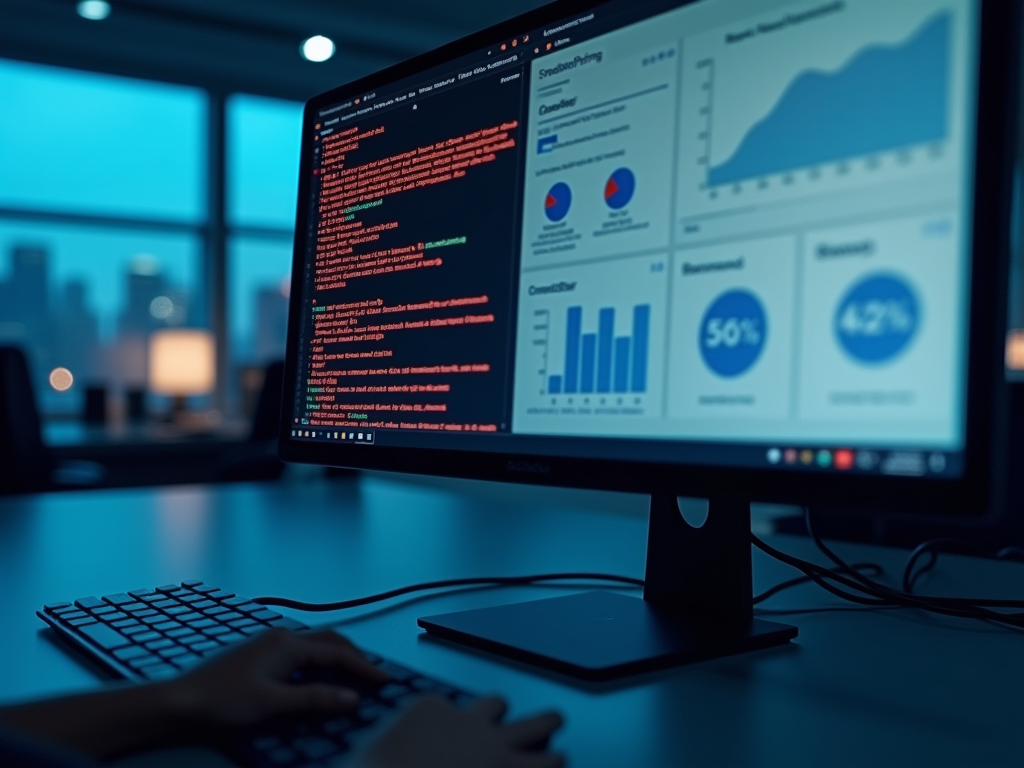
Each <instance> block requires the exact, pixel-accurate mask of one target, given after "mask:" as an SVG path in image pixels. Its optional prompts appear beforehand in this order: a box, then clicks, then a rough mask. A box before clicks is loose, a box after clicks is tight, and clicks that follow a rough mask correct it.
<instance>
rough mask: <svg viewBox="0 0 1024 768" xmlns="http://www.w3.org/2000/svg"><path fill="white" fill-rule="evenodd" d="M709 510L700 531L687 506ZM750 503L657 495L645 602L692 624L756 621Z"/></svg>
mask: <svg viewBox="0 0 1024 768" xmlns="http://www.w3.org/2000/svg"><path fill="white" fill-rule="evenodd" d="M683 504H689V505H692V506H697V507H699V506H701V505H704V507H705V509H706V519H705V520H704V521H703V524H701V525H700V526H699V527H695V525H691V523H690V522H687V520H686V519H685V517H684V514H683V509H682V505H683ZM750 555H751V549H750V502H748V501H742V500H739V499H732V498H722V497H716V498H713V499H710V500H703V499H685V500H684V499H681V498H679V497H677V496H675V495H674V494H671V495H670V494H666V493H655V494H652V495H651V515H650V520H649V522H648V528H647V572H646V576H645V579H644V580H645V586H644V600H646V601H647V602H648V603H650V604H652V605H655V606H658V607H659V608H663V609H666V610H668V611H671V612H675V613H678V614H680V615H683V616H688V617H690V618H691V619H692V620H697V621H700V620H705V621H707V622H708V623H709V624H715V625H718V626H720V627H723V628H725V627H728V626H743V625H746V624H749V623H750V621H751V619H753V617H754V602H753V601H754V592H753V580H752V577H751V571H750Z"/></svg>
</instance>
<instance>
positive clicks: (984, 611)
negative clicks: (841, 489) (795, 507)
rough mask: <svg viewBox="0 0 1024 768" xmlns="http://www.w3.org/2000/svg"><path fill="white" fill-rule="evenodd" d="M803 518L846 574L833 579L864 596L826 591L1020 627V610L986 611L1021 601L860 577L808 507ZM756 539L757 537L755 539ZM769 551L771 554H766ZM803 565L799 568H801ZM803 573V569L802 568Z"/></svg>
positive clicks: (1020, 604)
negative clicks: (915, 589)
mask: <svg viewBox="0 0 1024 768" xmlns="http://www.w3.org/2000/svg"><path fill="white" fill-rule="evenodd" d="M804 517H805V521H806V523H807V532H808V534H809V535H810V537H811V539H812V540H813V541H814V543H815V545H816V546H817V547H818V549H819V550H821V552H822V553H824V554H825V556H826V557H828V558H829V560H831V561H832V562H833V563H835V564H836V566H837V567H838V568H839V569H840V570H841V571H842V572H843V573H844V574H846V576H842V577H839V578H837V579H836V580H837V581H840V583H842V584H843V586H845V587H847V588H850V589H853V590H855V591H857V592H861V593H863V594H864V595H866V596H867V598H865V597H861V596H860V595H855V594H852V593H845V594H840V592H841V590H838V589H835V588H832V587H831V585H828V586H825V585H824V583H822V582H819V583H822V586H825V588H826V589H828V590H829V591H830V592H833V593H834V594H837V595H838V596H840V597H843V598H844V599H847V600H850V599H852V600H853V601H854V602H859V603H862V604H864V603H865V600H866V599H868V600H870V601H871V603H870V604H874V605H895V606H900V607H905V608H918V609H921V610H925V611H929V612H932V613H939V614H943V615H946V616H957V617H961V618H971V619H983V620H987V621H995V622H999V623H1002V624H1008V625H1010V626H1015V627H1024V613H1007V612H1002V611H995V610H990V609H992V608H1002V609H1011V608H1024V600H990V599H984V598H955V597H939V596H931V595H929V596H922V595H915V594H912V593H910V592H907V591H905V590H897V589H892V588H891V587H887V586H885V585H884V584H880V583H879V582H876V581H872V580H871V579H869V578H867V577H866V576H863V575H862V574H860V573H858V572H856V571H855V570H854V569H853V568H852V566H850V565H849V564H847V563H846V562H845V561H844V560H843V559H842V558H840V557H839V556H838V555H837V554H836V553H835V552H833V551H832V550H831V549H830V548H829V547H828V545H827V544H825V542H824V541H822V539H821V538H820V537H819V536H818V534H817V532H816V531H815V529H814V524H813V520H812V518H811V512H810V509H807V508H805V510H804ZM758 542H760V540H758ZM761 545H763V546H764V547H767V546H768V545H766V544H764V542H760V544H758V543H757V542H755V546H758V547H759V548H761ZM773 551H774V552H775V553H776V554H773V555H772V556H773V557H775V556H776V555H781V554H782V553H779V552H778V550H773ZM769 554H771V553H769ZM784 557H786V558H787V559H788V560H789V561H796V562H798V563H799V564H800V565H794V562H790V564H791V565H794V567H797V568H799V569H800V570H804V569H805V568H810V569H811V570H812V571H815V572H818V570H819V569H821V566H818V565H815V564H814V563H808V562H807V561H803V560H799V558H793V557H791V556H788V555H786V556H784ZM801 566H803V567H801ZM805 572H806V571H805Z"/></svg>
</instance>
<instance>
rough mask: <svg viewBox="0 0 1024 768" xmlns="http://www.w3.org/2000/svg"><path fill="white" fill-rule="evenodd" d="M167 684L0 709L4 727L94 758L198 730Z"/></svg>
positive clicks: (191, 707)
mask: <svg viewBox="0 0 1024 768" xmlns="http://www.w3.org/2000/svg"><path fill="white" fill-rule="evenodd" d="M197 720H198V718H197V715H196V712H195V704H194V702H191V701H189V700H188V699H187V698H186V697H184V696H182V694H181V692H180V691H178V690H177V689H176V688H175V686H174V685H173V684H172V683H151V684H147V685H130V686H129V685H126V686H123V687H118V688H113V689H109V690H105V691H99V692H96V693H85V694H79V695H76V696H66V697H63V698H59V699H50V700H46V701H38V702H31V703H28V704H21V705H17V706H13V707H6V708H3V709H0V723H2V724H3V725H4V726H5V727H7V728H10V729H12V730H15V731H18V732H20V733H23V734H25V735H27V736H32V737H35V738H37V739H41V740H43V741H48V742H52V743H56V744H59V745H61V746H64V747H67V748H69V749H72V750H75V751H78V752H81V753H84V754H87V755H92V756H93V757H97V758H104V757H109V756H111V755H116V754H118V753H121V752H126V751H130V750H132V749H135V748H138V747H142V746H145V745H148V744H154V743H157V742H166V741H172V740H174V739H175V738H177V737H179V736H180V735H181V734H183V733H185V732H186V731H188V730H189V729H190V728H193V727H195V726H196V725H198V722H197Z"/></svg>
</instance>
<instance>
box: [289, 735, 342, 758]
mask: <svg viewBox="0 0 1024 768" xmlns="http://www.w3.org/2000/svg"><path fill="white" fill-rule="evenodd" d="M292 746H293V747H294V748H295V749H297V750H299V752H301V753H302V756H303V757H305V758H306V759H307V760H319V759H320V758H321V757H327V756H328V755H332V754H334V753H335V752H337V751H338V746H337V745H336V744H335V743H334V742H333V741H331V740H330V739H325V738H323V737H322V736H302V737H300V738H298V739H293V740H292Z"/></svg>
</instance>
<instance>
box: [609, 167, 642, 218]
mask: <svg viewBox="0 0 1024 768" xmlns="http://www.w3.org/2000/svg"><path fill="white" fill-rule="evenodd" d="M635 191H636V176H634V175H633V172H632V171H631V170H629V168H619V169H618V170H616V171H614V172H613V173H612V175H611V176H609V177H608V181H607V182H606V183H605V185H604V201H605V202H606V203H608V207H609V208H611V209H612V210H615V211H617V210H619V209H620V208H625V207H626V206H627V205H629V201H630V200H632V199H633V192H635Z"/></svg>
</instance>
